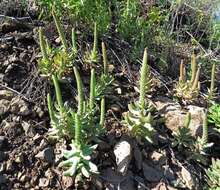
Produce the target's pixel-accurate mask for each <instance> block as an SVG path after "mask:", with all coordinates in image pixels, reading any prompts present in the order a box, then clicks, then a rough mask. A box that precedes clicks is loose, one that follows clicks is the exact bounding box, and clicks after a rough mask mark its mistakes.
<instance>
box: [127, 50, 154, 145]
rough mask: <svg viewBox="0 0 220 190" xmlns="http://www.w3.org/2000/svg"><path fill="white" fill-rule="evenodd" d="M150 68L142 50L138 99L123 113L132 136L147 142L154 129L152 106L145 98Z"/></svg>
mask: <svg viewBox="0 0 220 190" xmlns="http://www.w3.org/2000/svg"><path fill="white" fill-rule="evenodd" d="M150 83H151V80H150V68H149V66H148V64H147V49H145V51H144V56H143V63H142V67H141V73H140V82H139V90H140V95H139V100H138V101H135V102H132V103H130V104H129V105H128V110H129V111H128V112H127V113H125V114H124V119H125V120H124V123H125V125H126V126H127V127H128V129H129V131H130V133H131V135H132V136H134V137H137V138H140V137H143V138H144V139H146V140H147V141H149V142H151V143H152V142H153V139H152V138H153V135H154V133H155V129H154V128H153V116H152V111H153V110H154V108H153V106H152V105H151V104H150V103H149V102H148V101H147V100H146V99H145V98H146V97H145V95H146V92H147V91H148V90H149V88H150Z"/></svg>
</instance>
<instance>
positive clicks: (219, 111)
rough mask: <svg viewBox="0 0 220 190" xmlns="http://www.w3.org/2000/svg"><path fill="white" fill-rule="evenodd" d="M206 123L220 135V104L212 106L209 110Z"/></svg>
mask: <svg viewBox="0 0 220 190" xmlns="http://www.w3.org/2000/svg"><path fill="white" fill-rule="evenodd" d="M208 121H209V122H210V123H213V124H214V126H215V129H216V130H217V131H218V132H219V133H220V104H216V103H215V104H213V105H212V106H211V107H210V108H209V114H208Z"/></svg>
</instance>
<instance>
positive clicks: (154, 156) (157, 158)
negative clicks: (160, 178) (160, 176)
mask: <svg viewBox="0 0 220 190" xmlns="http://www.w3.org/2000/svg"><path fill="white" fill-rule="evenodd" d="M164 154H165V153H164ZM164 154H162V153H159V152H157V151H153V152H152V153H151V154H150V160H152V161H153V162H154V163H155V164H156V165H159V166H162V165H164V164H166V160H167V158H166V157H165V155H164Z"/></svg>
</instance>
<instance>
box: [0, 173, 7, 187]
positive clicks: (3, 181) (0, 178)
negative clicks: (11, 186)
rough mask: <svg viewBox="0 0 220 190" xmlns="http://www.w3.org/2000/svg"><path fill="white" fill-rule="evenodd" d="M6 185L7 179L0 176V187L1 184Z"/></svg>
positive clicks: (4, 176)
mask: <svg viewBox="0 0 220 190" xmlns="http://www.w3.org/2000/svg"><path fill="white" fill-rule="evenodd" d="M6 183H7V177H6V175H4V174H3V175H2V174H0V185H1V184H6Z"/></svg>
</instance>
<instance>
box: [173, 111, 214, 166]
mask: <svg viewBox="0 0 220 190" xmlns="http://www.w3.org/2000/svg"><path fill="white" fill-rule="evenodd" d="M190 122H191V114H190V113H189V112H188V113H187V115H186V120H185V124H184V126H183V127H181V128H179V130H178V131H177V132H176V133H174V141H173V143H172V145H173V146H174V147H175V146H177V147H178V149H179V150H180V151H183V150H186V153H187V155H188V159H189V160H196V161H198V162H201V163H203V164H204V165H205V164H207V158H206V150H207V149H208V148H210V147H211V146H212V145H213V143H208V124H207V116H206V115H205V117H204V119H203V132H202V137H201V138H200V137H197V139H196V138H195V137H193V136H192V134H191V132H190V129H189V124H190Z"/></svg>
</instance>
